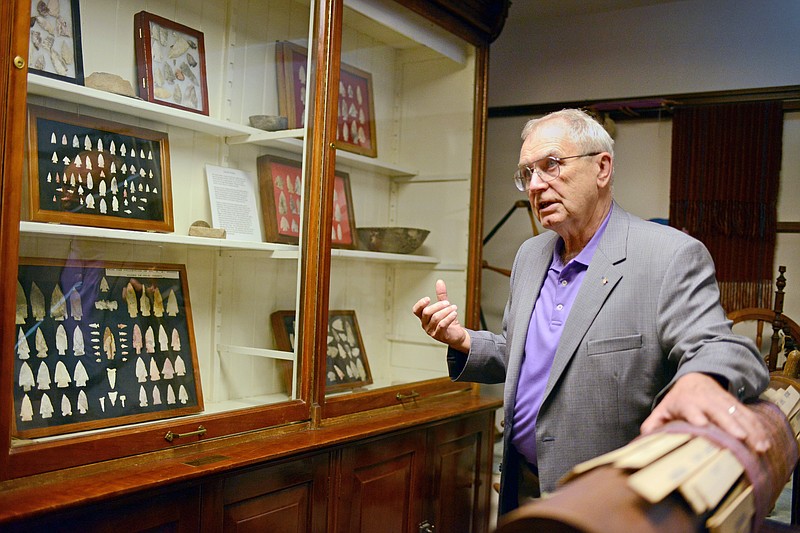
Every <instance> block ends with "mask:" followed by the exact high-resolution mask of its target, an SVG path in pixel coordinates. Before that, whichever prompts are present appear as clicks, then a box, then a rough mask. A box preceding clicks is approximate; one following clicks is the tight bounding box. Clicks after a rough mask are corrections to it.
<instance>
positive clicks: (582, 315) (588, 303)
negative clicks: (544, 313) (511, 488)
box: [543, 203, 629, 401]
mask: <svg viewBox="0 0 800 533" xmlns="http://www.w3.org/2000/svg"><path fill="white" fill-rule="evenodd" d="M628 225H629V222H628V215H627V213H626V212H625V211H624V210H623V209H622V208H621V207H620V206H619V205H617V204H616V203H614V206H613V211H612V214H611V219H610V220H609V221H608V226H606V231H605V233H604V234H603V237H602V239H601V240H600V243H599V244H598V246H597V250H596V251H595V253H594V257H592V261H591V263H590V264H589V268H588V269H587V271H586V276H585V277H584V278H583V282H582V283H581V288H580V290H579V291H578V296H577V297H576V298H575V302H574V303H573V305H572V309H571V310H570V313H569V317H568V318H567V322H566V324H564V331H563V332H562V334H561V340H560V342H559V344H558V349H557V350H556V355H555V359H554V360H553V366H552V368H551V369H550V377H549V378H548V380H547V387H546V388H545V392H544V400H543V401H546V400H547V398H548V396H549V395H550V392H551V391H552V390H553V387H554V386H555V384H556V383H557V382H558V380H559V378H560V377H561V374H562V373H563V372H564V369H565V368H566V367H567V365H568V364H569V361H570V360H571V359H572V357H574V355H575V353H576V351H577V349H578V346H579V345H580V343H581V342H582V340H583V337H584V336H585V335H586V332H587V331H588V330H589V327H590V326H591V325H592V322H593V321H594V319H595V317H596V316H597V314H598V313H599V312H600V309H601V308H602V307H603V303H604V302H605V301H606V299H607V298H608V296H609V295H610V294H611V292H612V291H613V290H614V287H616V285H617V283H619V280H620V279H622V274H621V273H620V271H619V269H617V268H616V267H615V266H614V265H616V264H618V263H619V262H620V261H623V260H624V259H625V256H626V246H627V240H628Z"/></svg>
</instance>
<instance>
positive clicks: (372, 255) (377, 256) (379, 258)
mask: <svg viewBox="0 0 800 533" xmlns="http://www.w3.org/2000/svg"><path fill="white" fill-rule="evenodd" d="M331 258H332V259H333V258H342V259H358V260H360V261H374V262H381V263H418V264H419V263H423V264H430V265H438V264H439V260H438V259H437V258H435V257H430V256H427V255H411V254H389V253H383V252H367V251H364V250H339V249H334V250H331Z"/></svg>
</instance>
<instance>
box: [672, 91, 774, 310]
mask: <svg viewBox="0 0 800 533" xmlns="http://www.w3.org/2000/svg"><path fill="white" fill-rule="evenodd" d="M782 142H783V108H782V104H781V102H779V101H770V102H746V103H735V104H719V105H709V106H696V107H683V108H678V109H676V111H675V114H674V117H673V121H672V175H671V184H670V213H669V220H670V225H672V226H674V227H676V228H680V229H683V230H684V231H687V232H688V233H689V234H691V235H693V236H694V237H696V238H697V239H699V240H701V241H702V242H703V243H704V244H705V245H706V246H707V247H708V249H709V251H710V252H711V255H712V257H713V258H714V263H715V265H716V269H717V280H718V281H719V285H720V292H721V301H722V306H723V308H724V309H725V311H726V312H730V311H733V310H735V309H741V308H744V307H766V308H769V307H771V301H772V291H773V287H772V283H773V281H772V278H773V261H774V256H775V236H776V229H777V202H778V186H779V180H780V169H781V156H782Z"/></svg>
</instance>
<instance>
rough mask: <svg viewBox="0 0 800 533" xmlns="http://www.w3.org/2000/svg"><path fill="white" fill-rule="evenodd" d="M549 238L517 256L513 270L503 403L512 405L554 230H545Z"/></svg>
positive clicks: (553, 242)
mask: <svg viewBox="0 0 800 533" xmlns="http://www.w3.org/2000/svg"><path fill="white" fill-rule="evenodd" d="M548 234H549V235H550V239H549V240H545V239H544V238H543V237H544V236H542V237H539V239H541V241H540V242H542V244H541V245H539V246H537V247H535V248H533V249H532V250H531V251H530V253H529V255H527V256H526V257H521V258H520V260H519V262H518V263H519V264H518V265H517V270H516V271H515V278H516V280H515V285H514V289H513V290H514V292H513V295H512V297H513V298H515V299H518V302H519V304H518V307H517V311H516V312H515V315H514V319H513V320H511V321H510V322H509V327H511V328H512V331H511V332H509V333H510V335H509V337H510V338H511V345H510V346H509V347H508V368H507V369H506V383H507V386H506V387H505V395H504V396H505V398H504V399H505V400H506V402H507V405H514V400H515V398H516V395H517V383H518V381H519V371H520V367H521V366H522V360H523V359H524V357H525V339H526V337H527V336H528V326H529V325H530V321H531V314H533V306H534V304H535V303H536V298H537V297H538V296H539V291H540V290H541V288H542V283H544V278H545V276H546V275H547V271H548V269H549V268H550V260H551V258H552V257H553V250H554V249H555V246H556V242H557V241H558V235H556V234H555V233H554V232H547V234H546V235H548Z"/></svg>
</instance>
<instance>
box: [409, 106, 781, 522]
mask: <svg viewBox="0 0 800 533" xmlns="http://www.w3.org/2000/svg"><path fill="white" fill-rule="evenodd" d="M522 139H523V144H522V149H521V152H520V160H519V166H518V169H517V172H516V173H515V175H514V181H515V183H516V185H517V187H518V188H519V189H520V190H521V191H526V192H527V194H528V198H529V199H530V202H531V205H532V206H533V209H534V211H535V213H536V216H537V218H538V219H539V221H540V222H541V224H542V226H543V227H544V228H546V229H550V230H553V231H549V232H544V233H543V234H541V235H539V236H537V237H534V238H531V239H529V240H527V241H525V242H524V243H523V244H522V246H521V247H520V249H519V251H518V253H517V257H516V259H515V260H514V265H513V269H512V273H511V280H510V296H509V298H508V303H507V305H506V309H505V314H504V318H503V331H502V333H500V334H494V333H491V332H488V331H472V330H468V329H466V328H464V327H462V326H461V325H460V323H459V321H458V318H457V312H456V307H455V306H454V305H452V304H451V303H450V302H449V301H448V300H447V289H446V287H445V285H444V283H443V282H441V281H439V282H437V284H436V297H437V298H436V301H432V300H431V299H430V298H428V297H425V298H422V299H421V300H419V301H418V302H417V303H416V304H415V305H414V308H413V312H414V314H416V315H417V316H418V317H419V319H420V321H421V323H422V327H423V329H424V330H425V331H426V332H427V333H428V334H429V335H430V336H431V337H433V338H434V339H436V340H438V341H440V342H443V343H445V344H447V345H448V353H447V362H448V367H449V371H450V375H451V377H452V378H453V379H456V380H462V381H475V382H482V383H502V382H505V399H504V400H505V401H504V405H505V431H504V459H503V468H502V479H501V493H500V512H501V513H503V512H507V511H510V510H512V509H514V508H515V507H517V506H518V505H519V502H520V501H524V499H525V498H526V497H529V496H535V495H537V494H538V490H539V489H541V491H552V490H554V489H555V487H556V483H557V481H558V479H559V478H560V477H561V476H562V475H564V474H565V473H566V472H567V471H569V469H570V468H572V467H573V466H574V465H576V464H578V463H580V462H582V461H585V460H587V459H590V458H592V457H595V456H597V455H600V454H602V453H605V452H607V451H610V450H613V449H615V448H618V447H620V446H622V445H624V444H627V443H628V442H629V441H631V440H632V439H633V438H635V437H636V436H637V435H638V434H639V433H640V431H641V432H642V433H647V432H649V431H652V430H653V429H655V428H657V427H659V426H661V425H663V424H665V423H667V422H669V421H671V420H678V419H680V420H685V421H687V422H689V423H692V424H696V425H704V424H708V423H714V424H716V425H718V426H719V427H720V428H722V429H723V430H725V431H727V432H729V433H730V434H732V435H734V436H735V437H737V438H739V439H741V440H743V441H745V442H746V443H747V444H748V445H749V446H750V447H751V448H752V449H753V450H755V451H757V452H764V451H766V450H767V448H768V446H769V444H768V442H767V440H766V433H765V431H764V427H763V426H762V424H761V423H760V421H759V419H758V418H757V417H756V415H755V414H754V413H753V412H752V411H751V410H750V409H748V408H747V407H746V406H745V405H743V404H742V403H741V402H743V401H745V400H747V399H750V398H754V397H756V396H758V394H759V393H760V392H761V391H762V390H764V388H765V387H766V385H767V383H768V378H769V376H768V372H767V369H766V366H765V364H764V362H763V360H762V359H761V357H760V356H759V354H758V352H757V351H756V348H755V346H754V345H753V343H752V342H751V341H749V340H748V339H746V338H744V337H740V336H737V335H734V334H732V332H731V327H730V322H729V321H728V320H727V319H726V317H725V312H724V311H723V309H722V307H721V306H720V304H719V289H718V287H717V283H716V279H715V275H714V264H713V261H712V259H711V257H710V255H709V253H708V251H707V250H706V248H705V247H704V246H703V245H702V244H701V243H700V242H699V241H697V240H695V239H693V238H692V237H690V236H688V235H686V234H684V233H682V232H680V231H678V230H675V229H673V228H669V227H666V226H662V225H658V224H655V223H652V222H646V221H643V220H641V219H639V218H637V217H635V216H633V215H631V214H629V213H627V212H626V211H625V210H623V209H622V207H620V206H619V205H618V204H617V203H616V202H615V201H614V200H613V197H612V178H613V165H614V152H613V150H614V141H613V140H612V139H611V137H610V136H609V135H608V133H607V132H606V131H605V130H604V129H603V128H602V126H601V125H600V124H599V123H597V122H596V121H595V120H594V119H593V118H592V117H591V116H589V115H588V114H586V113H584V112H582V111H579V110H563V111H559V112H556V113H552V114H550V115H547V116H545V117H543V118H540V119H535V120H531V121H529V122H528V123H527V124H526V125H525V127H524V129H523V131H522ZM537 478H538V479H537ZM537 485H538V486H537Z"/></svg>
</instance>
